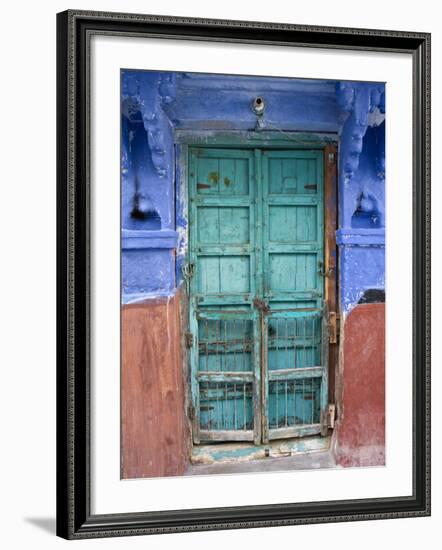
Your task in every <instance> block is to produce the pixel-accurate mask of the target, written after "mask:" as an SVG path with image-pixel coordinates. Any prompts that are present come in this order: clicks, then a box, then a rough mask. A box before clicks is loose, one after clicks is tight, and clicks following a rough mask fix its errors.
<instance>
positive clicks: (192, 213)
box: [187, 149, 200, 444]
mask: <svg viewBox="0 0 442 550" xmlns="http://www.w3.org/2000/svg"><path fill="white" fill-rule="evenodd" d="M188 164H189V198H190V201H189V225H190V226H191V227H192V226H193V231H190V232H189V247H188V248H189V250H188V256H187V262H192V263H193V264H194V275H193V277H192V278H191V279H190V281H189V292H190V295H189V296H188V302H189V330H190V333H191V334H192V335H193V337H194V341H193V344H194V345H193V346H191V347H190V351H189V360H190V373H189V376H190V394H191V395H190V397H191V403H190V411H189V412H190V417H191V423H192V437H193V442H194V443H195V444H198V443H199V442H200V438H199V432H200V422H199V418H200V388H199V382H198V378H197V371H198V366H199V334H198V332H199V331H198V321H197V316H196V302H195V299H194V296H195V294H196V293H197V290H198V280H199V276H200V275H199V272H198V270H199V266H198V262H197V261H196V258H195V257H194V250H195V247H196V240H197V235H198V231H199V227H198V222H197V216H196V205H195V195H196V192H197V188H196V184H197V169H198V167H197V163H196V155H195V152H194V150H193V149H189V151H188Z"/></svg>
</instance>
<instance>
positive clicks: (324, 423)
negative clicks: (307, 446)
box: [321, 403, 336, 436]
mask: <svg viewBox="0 0 442 550" xmlns="http://www.w3.org/2000/svg"><path fill="white" fill-rule="evenodd" d="M335 417H336V405H334V404H333V403H329V404H328V405H327V407H326V409H325V410H322V411H321V435H322V436H326V435H327V433H328V430H329V429H330V430H333V428H334V427H335Z"/></svg>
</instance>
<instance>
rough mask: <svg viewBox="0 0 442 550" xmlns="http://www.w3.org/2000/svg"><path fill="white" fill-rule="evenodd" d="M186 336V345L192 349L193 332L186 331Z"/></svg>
mask: <svg viewBox="0 0 442 550" xmlns="http://www.w3.org/2000/svg"><path fill="white" fill-rule="evenodd" d="M184 337H185V339H186V347H187V348H188V349H190V348H191V347H192V346H193V343H194V339H193V334H192V333H191V332H186V333H185V335H184Z"/></svg>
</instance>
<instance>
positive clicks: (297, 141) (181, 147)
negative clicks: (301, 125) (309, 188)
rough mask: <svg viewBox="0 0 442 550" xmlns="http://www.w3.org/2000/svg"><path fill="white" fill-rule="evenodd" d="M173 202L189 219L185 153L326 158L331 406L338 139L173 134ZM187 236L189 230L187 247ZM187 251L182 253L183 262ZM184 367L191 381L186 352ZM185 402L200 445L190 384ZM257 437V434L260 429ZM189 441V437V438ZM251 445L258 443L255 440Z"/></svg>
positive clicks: (336, 307)
mask: <svg viewBox="0 0 442 550" xmlns="http://www.w3.org/2000/svg"><path fill="white" fill-rule="evenodd" d="M174 137H175V146H176V174H177V176H176V183H177V184H176V197H177V200H178V201H179V202H180V203H181V206H180V209H181V212H180V215H184V217H185V218H186V219H188V214H189V212H188V166H187V163H188V149H189V148H190V147H198V146H203V147H218V148H250V149H254V148H261V149H262V148H265V149H302V148H305V149H318V150H322V151H323V154H324V163H323V166H324V273H325V281H324V300H325V303H326V307H327V310H328V316H329V317H328V321H329V322H328V326H327V332H328V333H329V346H328V350H327V352H328V376H327V383H328V401H329V403H330V404H333V403H334V402H335V378H336V368H337V362H338V355H339V354H338V351H339V330H338V329H339V317H340V315H339V304H338V300H337V296H338V284H339V276H338V256H337V255H338V251H337V247H336V236H335V232H336V229H337V216H338V213H337V208H338V200H337V151H338V148H337V145H338V136H337V135H336V134H321V133H315V132H308V133H301V132H274V131H229V132H226V131H194V130H176V131H175V134H174ZM188 237H189V233H188V226H187V242H189V240H188ZM187 259H188V250H186V261H187ZM185 322H186V326H185V327H184V330H186V331H187V330H188V329H192V328H193V329H194V328H195V327H189V326H188V322H189V321H188V318H187V319H186V320H185ZM188 353H189V356H188V361H187V362H186V371H187V372H186V378H187V379H189V380H190V379H191V376H189V375H190V373H189V372H188V370H189V367H188V365H189V364H190V361H191V360H192V353H194V349H192V347H190V349H189V350H188ZM186 392H187V395H186V400H187V403H188V407H187V410H188V415H189V420H190V422H191V425H192V431H193V435H194V437H193V442H194V443H199V438H198V427H199V426H198V421H197V418H196V414H195V411H194V409H193V405H192V403H193V400H192V396H191V395H192V393H193V392H192V391H191V390H190V388H189V384H187V385H186ZM333 423H334V411H333V408H332V409H331V411H330V418H329V417H327V418H324V419H323V424H324V430H326V428H327V427H328V426H329V427H332V426H333ZM259 432H261V429H259ZM191 440H192V438H191ZM255 443H257V442H256V441H255Z"/></svg>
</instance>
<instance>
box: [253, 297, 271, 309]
mask: <svg viewBox="0 0 442 550" xmlns="http://www.w3.org/2000/svg"><path fill="white" fill-rule="evenodd" d="M253 305H254V307H255V308H256V309H258V310H259V311H262V312H263V313H267V312H268V311H269V309H270V306H269V304H268V303H267V302H265V301H264V300H261V298H255V299H254V300H253Z"/></svg>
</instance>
